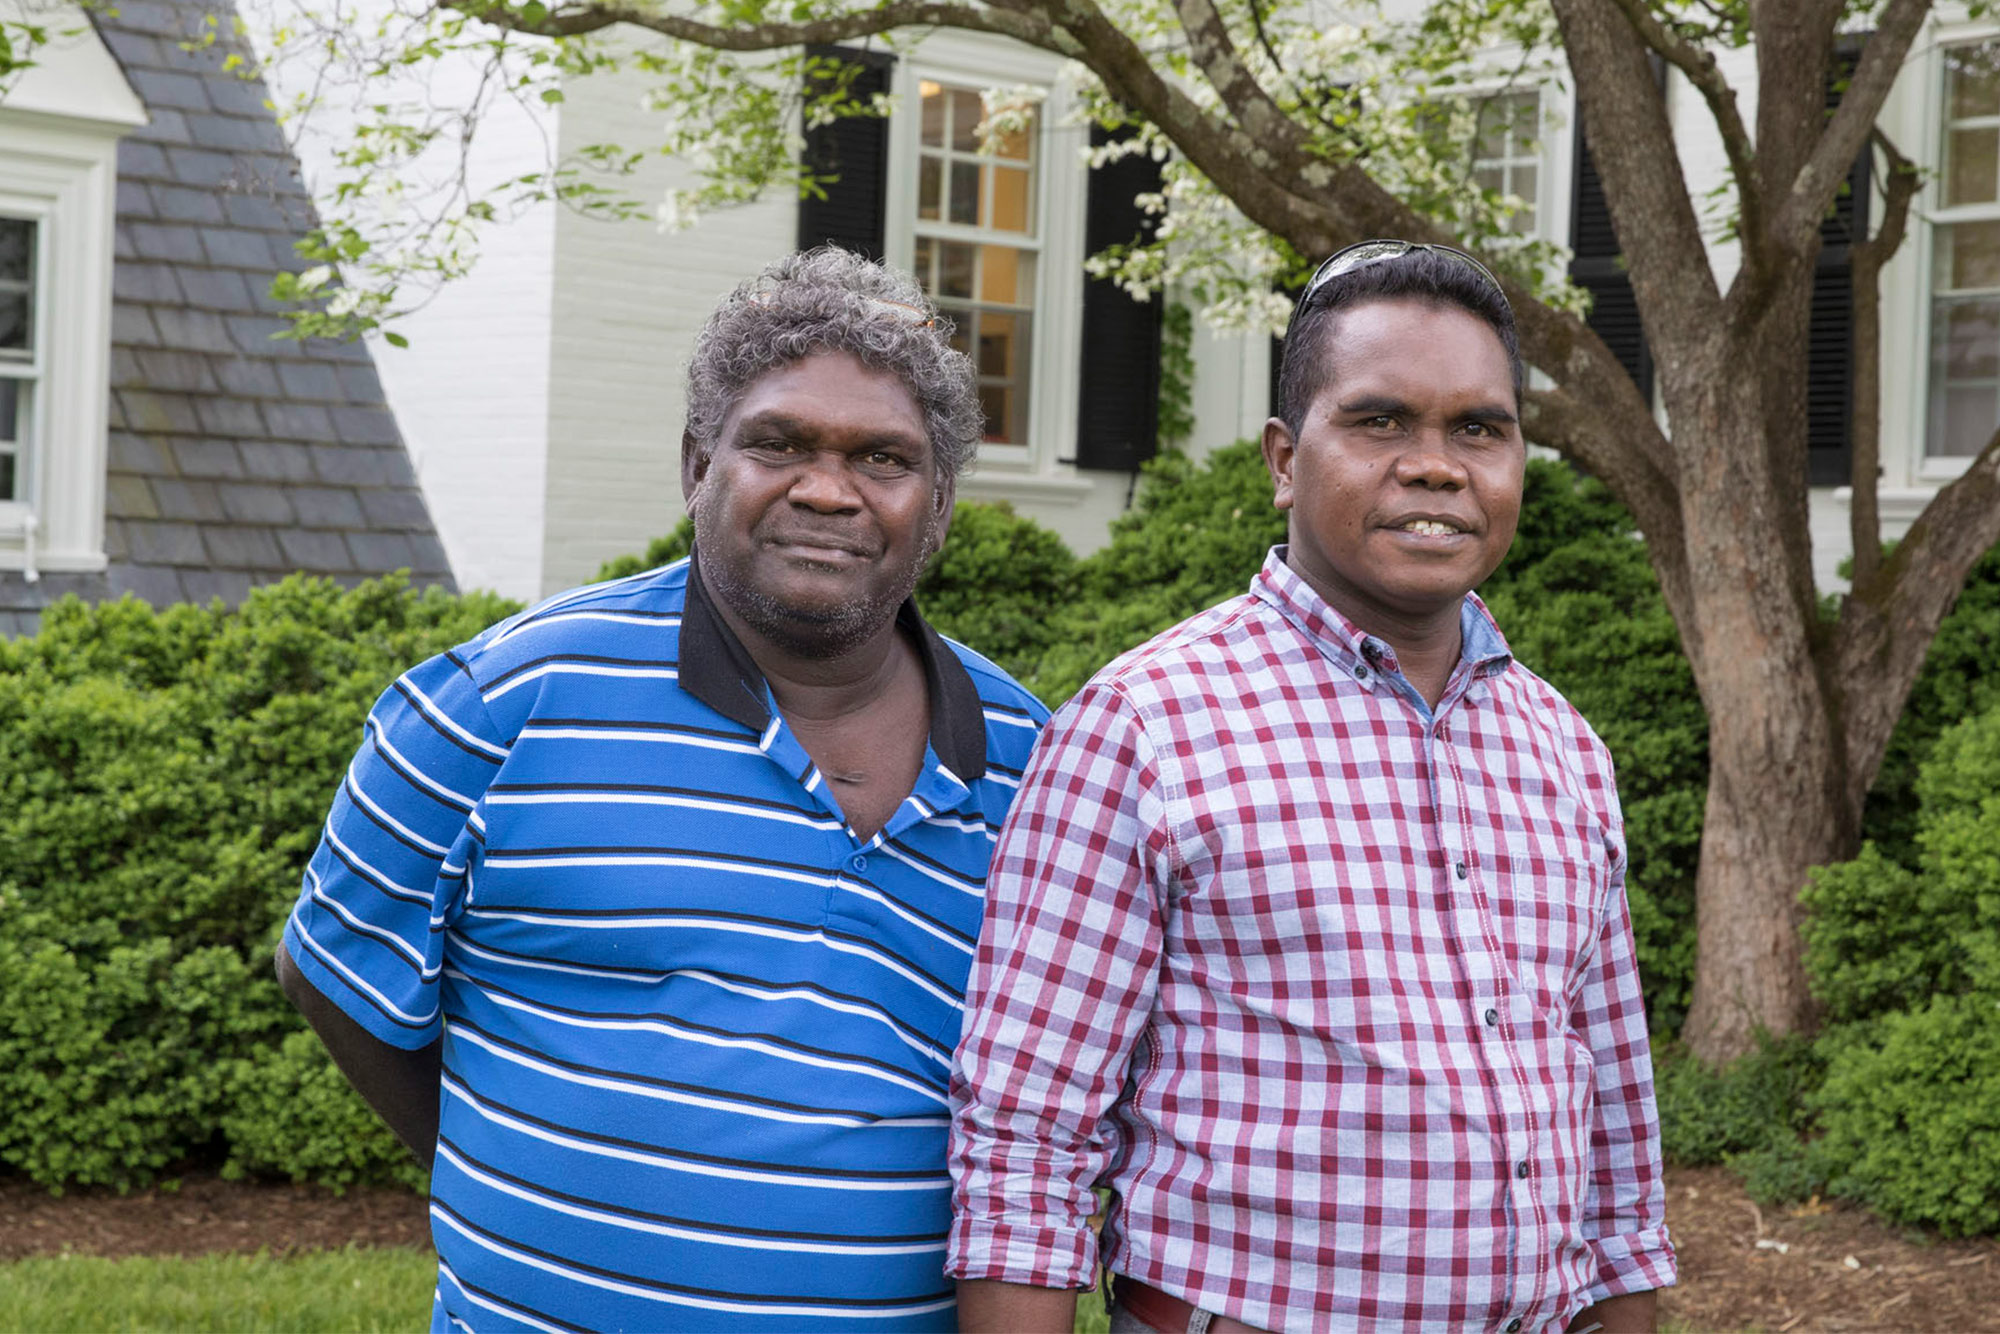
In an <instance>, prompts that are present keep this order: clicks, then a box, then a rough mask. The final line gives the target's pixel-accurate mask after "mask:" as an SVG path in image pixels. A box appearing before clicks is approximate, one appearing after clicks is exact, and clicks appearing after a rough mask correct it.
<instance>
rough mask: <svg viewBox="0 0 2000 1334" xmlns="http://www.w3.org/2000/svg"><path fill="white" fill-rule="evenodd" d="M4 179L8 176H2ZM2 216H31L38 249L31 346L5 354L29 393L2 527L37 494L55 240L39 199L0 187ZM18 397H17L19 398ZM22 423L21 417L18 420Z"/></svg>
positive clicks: (6, 365)
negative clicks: (19, 353)
mask: <svg viewBox="0 0 2000 1334" xmlns="http://www.w3.org/2000/svg"><path fill="white" fill-rule="evenodd" d="M0 179H4V178H0ZM0 222H27V223H32V224H33V225H34V229H35V230H34V237H35V240H34V251H33V254H32V255H31V256H30V258H29V260H28V277H29V286H28V350H29V354H30V355H29V358H28V360H26V361H24V362H23V361H13V360H6V359H0V380H7V381H13V382H15V383H18V384H22V385H25V386H26V387H27V388H26V392H27V396H28V411H27V413H26V414H25V416H26V427H27V429H26V431H25V433H24V434H22V435H21V436H20V438H18V439H16V440H14V441H13V442H12V445H13V459H14V485H13V488H12V490H13V492H14V494H13V495H11V496H8V495H0V530H4V529H6V528H8V527H10V526H11V527H17V528H18V527H22V526H24V525H25V523H26V519H27V516H28V515H29V514H30V513H32V510H31V509H30V507H29V505H28V504H27V502H26V501H24V500H23V499H22V497H23V496H33V495H34V494H35V473H36V471H37V465H38V464H39V463H40V462H41V460H39V459H38V458H37V457H36V455H37V454H39V453H41V452H42V451H41V450H40V449H39V447H38V442H39V441H40V440H41V439H42V437H43V434H44V429H45V428H44V426H43V419H44V417H45V416H46V415H47V413H46V409H45V408H44V407H43V404H44V402H46V400H47V398H48V395H47V393H46V392H44V390H43V387H42V386H43V383H44V382H45V381H46V380H47V379H48V360H49V359H48V351H47V348H48V340H47V339H46V338H44V337H43V336H42V334H43V327H44V326H45V325H46V323H47V319H46V316H45V311H46V310H47V308H48V286H49V284H48V263H49V251H50V249H52V248H53V243H52V242H51V241H50V239H49V237H50V219H49V216H48V211H47V210H46V209H44V208H40V207H37V201H34V200H17V199H15V198H14V197H13V195H12V192H11V191H9V190H6V189H0ZM17 401H18V400H17ZM14 424H15V425H16V426H19V425H21V422H20V421H18V420H17V421H16V422H15V423H14Z"/></svg>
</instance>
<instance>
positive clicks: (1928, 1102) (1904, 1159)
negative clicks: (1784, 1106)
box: [1812, 991, 2000, 1236]
mask: <svg viewBox="0 0 2000 1334" xmlns="http://www.w3.org/2000/svg"><path fill="white" fill-rule="evenodd" d="M1823 1045H1824V1048H1825V1051H1826V1057H1827V1074H1826V1083H1825V1084H1824V1086H1822V1087H1821V1089H1820V1091H1819V1093H1818V1094H1817V1095H1816V1096H1815V1097H1814V1098H1813V1099H1812V1105H1813V1106H1814V1108H1815V1109H1816V1110H1817V1111H1818V1113H1819V1117H1820V1122H1819V1123H1820V1128H1821V1130H1822V1131H1823V1132H1824V1137H1823V1138H1822V1139H1821V1140H1820V1142H1819V1143H1818V1144H1817V1145H1816V1146H1815V1150H1816V1154H1817V1156H1818V1157H1820V1158H1821V1159H1822V1160H1823V1161H1824V1162H1825V1163H1826V1164H1827V1169H1826V1170H1827V1172H1828V1175H1829V1178H1830V1180H1829V1188H1830V1189H1832V1190H1833V1191H1834V1192H1836V1193H1837V1194H1840V1195H1844V1196H1847V1197H1850V1198H1852V1199H1855V1200H1859V1201H1861V1202H1862V1203H1864V1204H1866V1205H1868V1206H1869V1207H1871V1208H1873V1209H1876V1210H1878V1211H1880V1212H1881V1213H1883V1214H1884V1215H1886V1216H1888V1217H1890V1218H1893V1219H1896V1220H1898V1221H1900V1222H1906V1223H1921V1224H1925V1225H1927V1226H1931V1227H1935V1228H1937V1229H1939V1230H1940V1231H1942V1232H1944V1233H1945V1234H1946V1235H1948V1236H1960V1235H1966V1234H1970V1233H1980V1232H1993V1231H1996V1230H2000V1153H1996V1152H1994V1147H1993V1146H1994V1145H1995V1144H2000V994H1996V993H1995V992H1992V991H1981V992H1974V993H1970V994H1967V995H1962V996H1936V997H1933V998H1931V999H1930V1000H1929V1001H1928V1002H1927V1003H1925V1004H1924V1005H1922V1006H1921V1007H1918V1008H1914V1009H1910V1010H1904V1011H1899V1012H1897V1013H1894V1014H1888V1015H1883V1016H1880V1017H1879V1018H1877V1019H1875V1020H1873V1021H1870V1022H1869V1023H1866V1024H1859V1025H1853V1026H1850V1027H1848V1028H1846V1029H1838V1030H1834V1031H1833V1032H1831V1033H1829V1034H1828V1035H1827V1037H1826V1039H1824V1042H1823Z"/></svg>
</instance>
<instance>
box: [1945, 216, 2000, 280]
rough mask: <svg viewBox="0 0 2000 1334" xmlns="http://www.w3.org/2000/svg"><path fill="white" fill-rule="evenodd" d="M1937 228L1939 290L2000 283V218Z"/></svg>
mask: <svg viewBox="0 0 2000 1334" xmlns="http://www.w3.org/2000/svg"><path fill="white" fill-rule="evenodd" d="M1937 230H1938V247H1937V276H1936V290H1938V291H1940V292H1946V291H1952V292H1963V291H1967V290H1973V291H1977V290H1979V289H1981V288H1988V287H2000V222H1961V223H1957V224H1955V225H1953V226H1950V227H1940V228H1938V229H1937Z"/></svg>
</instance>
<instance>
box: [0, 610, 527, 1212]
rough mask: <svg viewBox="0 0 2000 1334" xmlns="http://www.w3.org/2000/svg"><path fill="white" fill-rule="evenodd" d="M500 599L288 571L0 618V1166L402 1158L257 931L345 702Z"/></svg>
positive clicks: (140, 1170) (314, 812) (124, 1169)
mask: <svg viewBox="0 0 2000 1334" xmlns="http://www.w3.org/2000/svg"><path fill="white" fill-rule="evenodd" d="M510 609H511V607H510V604H508V603H505V602H503V601H501V600H499V599H497V598H494V597H491V596H473V597H466V598H459V597H453V596H450V595H447V594H445V593H441V592H438V591H436V590H427V591H426V592H424V593H422V594H418V593H414V592H412V591H411V590H410V589H409V587H408V586H407V584H406V583H405V582H404V581H402V580H398V579H387V580H382V581H378V582H374V583H369V584H365V585H363V586H361V587H360V588H357V589H355V590H353V591H351V592H343V591H341V590H340V589H338V588H336V587H334V586H333V585H332V584H331V583H329V582H327V581H324V580H311V579H305V578H302V577H294V578H291V579H288V580H286V581H284V582H283V583H280V584H276V585H273V586H271V587H267V588H261V589H258V590H257V591H256V592H254V593H252V594H251V595H250V597H249V598H248V600H247V601H246V602H245V603H244V604H243V606H242V608H241V609H240V610H225V609H224V608H223V607H222V606H221V605H220V604H216V605H213V606H209V607H197V606H177V607H170V608H168V609H166V610H164V611H157V612H156V611H154V610H152V609H151V608H149V607H146V606H145V605H143V604H141V603H138V602H135V601H131V600H125V601H119V602H112V603H106V604H102V605H99V606H95V607H87V606H84V605H83V604H81V603H79V602H76V601H74V600H71V601H66V602H63V603H60V604H58V605H56V606H54V607H52V608H51V609H50V610H49V611H48V612H46V613H45V614H44V616H43V622H42V629H41V632H40V633H39V634H38V635H36V636H34V637H33V638H25V639H17V640H12V641H0V1106H4V1107H5V1108H6V1109H7V1114H6V1115H5V1116H4V1117H0V1168H4V1169H5V1170H8V1171H12V1172H17V1173H20V1174H23V1175H26V1176H28V1177H30V1178H32V1179H33V1180H35V1181H37V1182H40V1183H42V1184H44V1185H48V1186H51V1187H61V1186H66V1185H108V1186H115V1187H118V1188H120V1189H128V1188H131V1187H134V1186H140V1185H144V1184H146V1183H148V1182H151V1181H154V1180H156V1179H158V1178H160V1177H161V1176H163V1175H168V1174H171V1173H172V1172H175V1171H177V1170H179V1169H180V1168H181V1167H182V1166H183V1165H186V1164H189V1163H207V1164H210V1165H222V1166H225V1167H226V1168H228V1169H229V1170H231V1171H257V1172H272V1173H279V1174H284V1175H291V1176H296V1177H301V1178H311V1179H314V1180H318V1181H322V1182H327V1183H329V1184H334V1185H345V1184H349V1183H352V1182H357V1181H379V1180H386V1179H401V1180H410V1179H412V1178H413V1170H412V1169H410V1168H409V1167H408V1165H407V1164H408V1156H407V1155H406V1154H403V1153H402V1152H401V1151H400V1150H399V1149H397V1148H396V1147H395V1145H394V1141H393V1140H392V1139H391V1138H390V1137H389V1135H388V1133H387V1131H386V1130H384V1129H382V1128H381V1126H380V1125H379V1123H377V1122H376V1121H375V1119H374V1118H373V1117H372V1116H371V1115H370V1114H369V1113H368V1111H367V1109H366V1107H365V1106H363V1105H362V1103H361V1102H360V1100H359V1098H357V1097H356V1096H355V1095H354V1094H353V1093H351V1092H350V1091H348V1090H347V1088H346V1085H345V1084H344V1082H341V1081H340V1080H339V1078H338V1075H337V1074H335V1073H334V1072H333V1069H332V1066H331V1065H330V1064H329V1063H328V1061H327V1059H326V1057H325V1055H324V1053H323V1052H322V1051H321V1049H320V1048H319V1045H318V1043H317V1042H314V1041H311V1040H310V1039H309V1038H308V1037H306V1036H304V1035H303V1032H302V1030H303V1025H302V1023H301V1021H300V1020H299V1018H298V1017H297V1016H296V1015H295V1014H294V1013H293V1011H292V1008H291V1006H290V1005H289V1004H287V1003H286V1001H285V999H284V997H283V996H282V995H281V994H280V993H279V990H278V987H277V983H276V981H275V979H274V977H273V974H272V968H271V957H272V950H273V948H274V947H275V945H276V942H277V939H278V933H279V930H280V927H281V925H282V923H283V920H284V917H285V913H286V911H287V910H288V908H289V906H290V904H291V902H292V899H293V898H294V897H295V896H296V894H297V893H298V883H299V873H300V868H301V866H303V864H304V862H305V860H306V858H307V856H308V855H309V853H310V851H311V848H312V845H313V841H314V839H315V837H316V835H317V831H318V827H319V824H320V821H321V820H322V819H323V818H324V816H325V813H326V808H327V805H328V803H329V802H330V801H331V800H332V795H333V792H334V789H335V787H336V786H337V785H338V783H339V781H340V776H341V774H342V772H343V771H344V770H345V768H346V765H347V761H348V758H349V756H350V755H351V754H352V753H353V750H354V747H355V745H356V743H357V740H358V738H359V737H360V734H361V722H362V718H363V717H364V715H365V714H366V712H367V709H368V707H369V705H370V704H371V703H372V702H373V701H374V699H375V697H376V696H377V695H378V694H379V693H380V692H381V690H382V689H383V688H384V687H385V686H386V685H387V683H388V682H389V681H390V680H391V679H392V678H393V677H394V676H395V674H396V673H397V672H398V671H400V670H401V669H402V668H404V667H405V666H407V665H409V664H410V663H412V662H415V661H417V660H419V659H421V658H423V657H426V656H428V655H430V654H432V653H435V652H437V651H439V650H442V649H444V648H446V647H448V646H450V645H452V644H455V643H458V642H460V641H461V640H464V639H466V638H468V637H470V636H471V635H473V634H476V633H478V631H479V630H480V629H481V628H483V627H484V626H485V625H487V624H488V623H490V622H491V621H493V620H495V619H498V618H499V617H500V616H502V615H504V614H506V613H507V612H508V611H509V610H510ZM334 1127H338V1128H339V1134H338V1138H339V1140H340V1142H339V1143H331V1144H330V1143H325V1142H323V1141H324V1140H325V1137H326V1136H327V1135H328V1134H329V1132H330V1130H331V1129H332V1128H334Z"/></svg>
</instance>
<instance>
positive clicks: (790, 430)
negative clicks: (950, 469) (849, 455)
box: [736, 408, 930, 452]
mask: <svg viewBox="0 0 2000 1334" xmlns="http://www.w3.org/2000/svg"><path fill="white" fill-rule="evenodd" d="M757 431H773V432H776V433H777V434H779V435H782V436H784V437H785V438H786V439H788V440H798V441H801V442H806V443H810V442H812V441H815V440H817V439H818V438H819V436H820V432H819V430H818V428H816V427H815V426H814V425H813V424H812V422H810V421H808V420H807V419H805V418H803V417H795V416H793V415H792V414H791V413H789V412H780V411H778V410H777V409H775V408H771V409H767V410H765V411H763V412H758V413H753V414H751V415H750V416H748V417H745V418H743V419H742V420H740V421H738V422H737V423H736V434H737V436H738V437H739V438H740V437H743V436H747V435H750V434H752V433H754V432H757ZM864 443H866V444H867V445H868V446H869V447H870V448H872V449H908V450H917V451H920V452H922V451H926V450H927V449H928V448H929V443H930V442H929V441H927V440H925V439H924V438H923V437H922V436H921V435H908V434H905V433H904V432H901V431H876V432H874V433H872V434H871V435H869V436H868V437H867V438H866V440H865V442H864Z"/></svg>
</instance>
